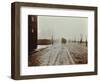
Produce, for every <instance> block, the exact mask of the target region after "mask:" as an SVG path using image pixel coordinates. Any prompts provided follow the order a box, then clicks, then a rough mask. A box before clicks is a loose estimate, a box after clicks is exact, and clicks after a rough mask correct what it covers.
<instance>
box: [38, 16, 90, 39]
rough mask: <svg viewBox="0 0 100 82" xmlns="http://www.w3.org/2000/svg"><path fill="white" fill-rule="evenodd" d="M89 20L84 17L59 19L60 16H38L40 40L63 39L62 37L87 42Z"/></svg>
mask: <svg viewBox="0 0 100 82" xmlns="http://www.w3.org/2000/svg"><path fill="white" fill-rule="evenodd" d="M87 32H88V18H83V17H59V16H38V38H41V39H45V38H48V39H51V36H52V35H53V37H54V38H55V39H61V38H62V37H64V38H66V39H71V40H74V39H76V40H80V37H81V36H83V40H86V38H87V36H88V33H87Z"/></svg>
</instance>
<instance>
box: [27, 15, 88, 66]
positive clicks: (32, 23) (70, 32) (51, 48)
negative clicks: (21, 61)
mask: <svg viewBox="0 0 100 82" xmlns="http://www.w3.org/2000/svg"><path fill="white" fill-rule="evenodd" d="M87 63H88V18H87V17H77V16H49V15H48V16H46V15H43V16H42V15H40V16H39V15H28V66H55V65H77V64H87Z"/></svg>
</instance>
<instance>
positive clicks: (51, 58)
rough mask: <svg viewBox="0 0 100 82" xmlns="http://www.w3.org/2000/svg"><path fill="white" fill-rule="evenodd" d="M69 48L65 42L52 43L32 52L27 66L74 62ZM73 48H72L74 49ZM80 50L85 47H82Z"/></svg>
mask: <svg viewBox="0 0 100 82" xmlns="http://www.w3.org/2000/svg"><path fill="white" fill-rule="evenodd" d="M70 48H71V47H69V45H66V44H54V45H50V46H48V47H47V48H45V49H42V50H38V51H37V52H36V53H33V55H31V56H30V57H29V66H33V65H36V66H51V65H70V64H71V65H72V64H75V63H76V62H75V56H73V54H72V52H71V51H70ZM72 48H73V47H72ZM72 48H71V49H72ZM75 48H76V47H75ZM75 48H73V49H74V50H75ZM81 48H82V47H81ZM78 49H80V47H78ZM82 50H85V49H83V48H82ZM75 51H76V50H75ZM77 53H78V52H77ZM85 53H86V50H85ZM85 55H87V54H85ZM78 56H79V55H78Z"/></svg>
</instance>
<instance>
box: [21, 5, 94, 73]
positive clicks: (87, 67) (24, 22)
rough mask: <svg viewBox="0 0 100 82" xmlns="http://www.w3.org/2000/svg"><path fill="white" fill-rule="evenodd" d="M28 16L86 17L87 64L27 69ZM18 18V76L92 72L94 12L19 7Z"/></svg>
mask: <svg viewBox="0 0 100 82" xmlns="http://www.w3.org/2000/svg"><path fill="white" fill-rule="evenodd" d="M28 14H32V15H51V16H52V15H53V16H54V15H55V16H76V17H88V64H84V65H77V66H76V65H64V66H40V67H28V18H27V15H28ZM20 16H21V17H20V20H21V21H20V33H21V35H20V36H21V37H20V75H41V74H57V73H75V72H77V73H78V72H94V70H95V69H94V66H95V65H94V11H92V10H91V11H90V10H89V11H88V10H77V9H76V10H75V9H55V8H38V7H21V8H20ZM62 68H63V69H62Z"/></svg>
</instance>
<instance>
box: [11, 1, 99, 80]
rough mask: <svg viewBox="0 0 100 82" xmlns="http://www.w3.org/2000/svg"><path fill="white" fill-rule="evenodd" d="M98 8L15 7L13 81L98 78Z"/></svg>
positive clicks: (55, 5) (58, 5)
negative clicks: (94, 76)
mask: <svg viewBox="0 0 100 82" xmlns="http://www.w3.org/2000/svg"><path fill="white" fill-rule="evenodd" d="M97 12H98V10H97V7H96V6H95V7H94V6H81V5H65V4H64V5H63V4H46V3H31V2H30V3H28V2H14V3H12V4H11V16H12V17H11V78H12V79H16V80H22V79H37V78H54V77H69V76H70V77H72V76H84V75H97V71H98V70H97V64H98V63H97V59H98V55H97V50H98V49H97V45H98V43H97V41H98V38H97V32H98V27H97V22H98V21H97V18H98V16H97Z"/></svg>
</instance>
